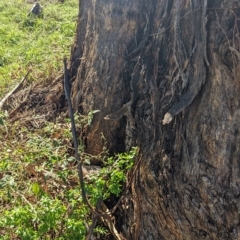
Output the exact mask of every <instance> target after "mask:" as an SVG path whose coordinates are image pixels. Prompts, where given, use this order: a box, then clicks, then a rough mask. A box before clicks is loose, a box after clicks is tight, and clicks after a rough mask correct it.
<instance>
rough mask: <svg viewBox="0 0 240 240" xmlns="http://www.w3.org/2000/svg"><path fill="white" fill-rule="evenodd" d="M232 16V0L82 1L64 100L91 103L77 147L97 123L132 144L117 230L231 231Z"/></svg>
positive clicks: (238, 155) (237, 170) (92, 148)
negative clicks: (126, 196) (134, 162)
mask: <svg viewBox="0 0 240 240" xmlns="http://www.w3.org/2000/svg"><path fill="white" fill-rule="evenodd" d="M239 17H240V3H239V1H236V0H228V1H224V0H211V1H207V0H202V1H200V0H98V1H95V0H81V6H80V13H79V22H78V26H77V35H76V41H75V45H74V47H73V49H72V55H71V75H72V76H74V81H73V88H72V93H73V101H74V108H75V110H78V111H79V112H81V113H82V114H87V113H88V112H89V111H90V110H100V112H99V113H97V114H96V115H95V116H94V119H93V123H92V126H91V127H90V128H89V129H88V130H87V131H86V132H85V133H84V142H85V145H86V151H88V152H90V153H91V154H97V153H99V152H101V151H102V148H103V145H104V141H103V139H102V134H103V135H104V137H105V139H106V142H107V145H108V147H109V149H110V151H111V152H112V153H114V152H121V151H128V150H129V149H130V148H131V147H132V146H139V148H140V157H139V158H140V163H139V165H138V170H137V172H136V174H135V178H134V181H133V183H132V186H131V198H130V200H129V201H130V202H129V206H128V210H125V213H124V216H125V217H124V218H123V219H122V222H121V223H122V224H121V226H118V227H119V231H120V232H122V233H123V235H124V236H125V237H126V239H144V240H145V239H153V240H156V239H166V240H171V239H183V240H188V239H189V240H190V239H191V240H195V239H223V240H226V239H240V222H239V220H240V216H239V212H240V201H239V196H240V134H239V129H240V121H239V118H240V110H239V107H240V106H239V105H240V101H239V99H238V97H237V96H238V95H239V93H240V81H239V80H240V78H239V72H238V71H237V69H238V68H239V61H240V53H239V52H240V45H239V28H240V21H239ZM125 209H126V208H125ZM119 225H120V224H119Z"/></svg>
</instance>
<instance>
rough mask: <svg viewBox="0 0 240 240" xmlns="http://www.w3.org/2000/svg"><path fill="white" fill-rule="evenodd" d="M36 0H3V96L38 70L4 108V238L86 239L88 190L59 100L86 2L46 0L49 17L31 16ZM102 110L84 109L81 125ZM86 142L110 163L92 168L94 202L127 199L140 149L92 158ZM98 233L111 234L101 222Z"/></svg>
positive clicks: (0, 147)
mask: <svg viewBox="0 0 240 240" xmlns="http://www.w3.org/2000/svg"><path fill="white" fill-rule="evenodd" d="M29 1H30V0H29ZM29 1H26V0H9V1H5V0H0V22H1V24H0V46H1V47H0V96H1V95H3V94H4V93H5V92H7V91H9V89H10V88H12V85H15V84H16V82H19V81H20V79H21V78H22V77H23V76H24V75H25V74H26V72H27V71H28V70H29V69H32V71H31V73H30V74H29V76H28V79H27V80H28V83H27V84H26V86H27V87H26V88H25V89H22V90H20V91H18V92H17V93H16V94H14V95H13V96H11V97H10V100H9V103H8V106H7V107H6V108H5V110H8V113H7V111H2V112H0V206H1V207H0V239H9V240H10V239H23V240H28V239H29V240H35V239H36V240H37V239H59V240H60V239H68V240H71V239H73V240H75V239H85V236H86V232H87V228H89V227H90V226H91V221H92V217H91V211H90V209H89V206H87V205H85V204H84V203H83V200H82V196H81V191H80V186H79V179H78V174H77V167H76V165H77V163H76V161H75V158H74V157H73V156H74V150H73V148H72V136H71V130H70V122H69V119H63V118H61V117H60V113H59V109H61V111H65V110H66V109H65V110H64V109H63V108H62V106H60V107H59V106H58V105H59V104H60V100H62V97H63V89H62V84H61V81H60V80H59V79H60V78H59V79H58V78H56V74H58V72H59V70H60V69H61V68H62V58H63V55H66V56H68V55H69V53H70V46H71V45H72V44H73V38H74V35H75V30H76V29H75V28H76V19H77V13H78V2H79V1H78V0H65V1H63V3H61V1H59V0H51V1H48V0H41V5H42V6H43V9H44V10H43V18H34V17H28V16H27V13H28V11H29V9H30V8H31V6H32V4H29V3H27V2H29ZM58 75H59V74H58ZM60 76H61V75H60ZM52 79H54V81H52ZM47 80H48V81H47ZM63 101H64V100H63ZM55 105H56V106H55ZM60 105H61V104H60ZM53 113H54V114H53ZM94 113H95V112H94V111H91V112H90V113H89V115H88V116H81V115H76V123H77V129H78V130H80V129H83V128H85V127H86V126H88V125H90V124H91V120H92V118H93V115H94ZM8 114H9V115H8ZM63 115H64V114H63ZM56 116H59V117H58V118H57V119H56ZM79 145H80V146H79V152H80V155H81V159H82V160H83V161H84V162H85V163H86V164H88V163H89V162H90V160H91V159H92V158H98V160H99V161H101V163H102V167H101V168H98V170H97V171H95V172H94V174H92V173H91V172H85V179H84V180H85V189H86V193H87V196H88V199H89V202H90V203H91V204H92V206H96V204H97V202H98V199H99V198H100V199H102V200H107V199H109V198H112V196H116V198H119V196H120V194H121V192H122V190H123V186H124V184H125V182H126V180H127V175H128V172H129V171H130V170H131V168H132V166H133V164H134V158H135V156H136V154H137V149H136V148H134V149H132V151H130V152H129V153H127V154H126V153H123V154H118V155H116V156H113V157H109V156H108V152H107V150H105V149H104V150H103V152H102V154H100V155H99V156H90V155H88V154H86V153H84V146H82V145H81V144H79ZM94 235H95V236H96V237H97V239H108V238H107V237H105V236H106V235H108V236H109V235H110V234H109V230H108V229H107V228H106V227H104V225H103V224H99V223H98V224H97V226H96V228H95V230H94Z"/></svg>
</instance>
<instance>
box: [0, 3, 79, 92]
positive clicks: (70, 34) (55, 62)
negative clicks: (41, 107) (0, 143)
mask: <svg viewBox="0 0 240 240" xmlns="http://www.w3.org/2000/svg"><path fill="white" fill-rule="evenodd" d="M28 2H30V1H26V0H8V1H6V0H0V22H1V24H0V96H1V95H3V93H5V92H7V91H8V90H9V88H12V86H13V85H15V84H16V82H19V81H20V80H21V78H22V77H23V76H24V75H25V74H26V72H27V70H28V69H32V72H31V74H30V76H29V78H28V79H29V81H35V80H39V79H48V78H49V77H50V76H52V75H54V74H56V73H57V72H58V71H59V70H60V69H61V68H62V58H63V56H64V55H66V56H68V55H69V53H70V46H71V45H72V44H73V38H74V36H75V31H76V21H77V14H78V10H79V7H78V4H79V1H78V0H66V1H63V3H61V2H60V1H58V0H52V1H48V0H42V1H40V2H41V5H42V7H43V18H36V17H33V16H27V15H28V11H29V10H30V9H31V7H32V3H28Z"/></svg>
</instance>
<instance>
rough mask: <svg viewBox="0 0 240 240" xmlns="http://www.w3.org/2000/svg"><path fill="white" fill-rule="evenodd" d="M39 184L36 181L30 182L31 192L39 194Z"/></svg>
mask: <svg viewBox="0 0 240 240" xmlns="http://www.w3.org/2000/svg"><path fill="white" fill-rule="evenodd" d="M40 190H41V189H40V186H39V184H38V183H37V182H35V183H33V184H32V192H33V193H34V194H35V195H37V196H38V195H39V194H40Z"/></svg>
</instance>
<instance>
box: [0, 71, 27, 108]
mask: <svg viewBox="0 0 240 240" xmlns="http://www.w3.org/2000/svg"><path fill="white" fill-rule="evenodd" d="M29 72H30V70H28V72H27V74H26V75H25V76H24V77H23V78H22V80H21V81H20V82H19V83H18V84H17V85H16V86H15V88H14V89H13V90H12V91H10V92H9V93H8V94H7V95H6V96H5V97H4V98H3V99H2V100H1V101H0V111H1V110H2V108H3V105H4V103H5V102H6V101H7V100H8V98H9V97H10V96H11V95H12V94H14V93H15V92H16V91H17V90H18V89H19V88H20V87H21V86H22V85H23V82H24V81H25V80H26V78H27V76H28V74H29Z"/></svg>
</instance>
